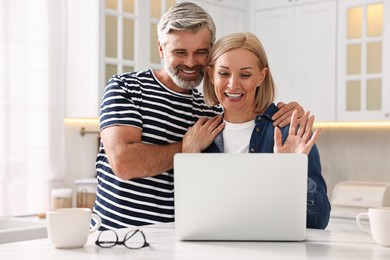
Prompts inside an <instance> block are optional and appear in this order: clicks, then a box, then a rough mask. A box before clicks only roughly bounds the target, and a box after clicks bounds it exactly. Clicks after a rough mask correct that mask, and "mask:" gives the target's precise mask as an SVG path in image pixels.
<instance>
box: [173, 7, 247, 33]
mask: <svg viewBox="0 0 390 260" xmlns="http://www.w3.org/2000/svg"><path fill="white" fill-rule="evenodd" d="M181 2H184V1H181ZM191 2H194V3H196V4H198V5H199V6H201V7H203V8H204V9H205V10H206V11H207V12H208V13H209V14H210V15H211V17H212V18H213V20H214V23H215V26H216V28H217V33H216V40H218V39H219V38H220V37H221V36H224V35H226V34H229V33H234V32H245V31H248V28H249V26H248V22H249V20H248V15H247V13H248V11H247V10H248V8H249V1H248V0H197V1H191Z"/></svg>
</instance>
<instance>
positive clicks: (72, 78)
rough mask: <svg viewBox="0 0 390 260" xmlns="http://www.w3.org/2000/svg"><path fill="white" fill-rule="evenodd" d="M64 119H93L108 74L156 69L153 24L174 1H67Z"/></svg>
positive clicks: (157, 60)
mask: <svg viewBox="0 0 390 260" xmlns="http://www.w3.org/2000/svg"><path fill="white" fill-rule="evenodd" d="M66 3H67V50H66V56H67V65H66V73H67V76H66V117H82V118H84V117H98V116H99V108H100V102H101V99H102V96H103V93H104V88H105V86H106V83H107V80H108V79H109V78H110V77H111V76H112V75H114V74H119V73H122V72H126V71H138V70H145V69H148V68H154V69H157V68H161V67H162V63H161V60H160V57H159V54H158V51H157V23H158V21H159V19H160V17H161V15H162V13H164V12H165V11H166V10H167V9H168V8H169V7H170V6H172V5H173V4H174V3H175V1H174V0H148V1H146V0H132V1H127V0H116V1H108V0H83V1H78V0H67V1H66Z"/></svg>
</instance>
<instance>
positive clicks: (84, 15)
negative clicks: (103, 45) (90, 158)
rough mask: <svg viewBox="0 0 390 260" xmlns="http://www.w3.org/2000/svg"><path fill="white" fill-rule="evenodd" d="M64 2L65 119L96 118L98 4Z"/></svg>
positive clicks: (68, 0)
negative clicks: (65, 14)
mask: <svg viewBox="0 0 390 260" xmlns="http://www.w3.org/2000/svg"><path fill="white" fill-rule="evenodd" d="M99 2H100V1H96V0H83V1H79V0H67V1H66V8H67V10H66V13H67V19H66V25H67V27H66V38H67V40H66V41H67V47H66V91H65V93H66V95H65V101H66V102H65V104H66V107H65V113H66V116H67V117H97V116H98V113H99V89H98V86H99V75H100V74H101V71H100V67H99V66H100V57H99V53H100V52H99V51H100V50H99V46H100V45H99V43H100V39H99V37H100V32H99V4H100V3H99Z"/></svg>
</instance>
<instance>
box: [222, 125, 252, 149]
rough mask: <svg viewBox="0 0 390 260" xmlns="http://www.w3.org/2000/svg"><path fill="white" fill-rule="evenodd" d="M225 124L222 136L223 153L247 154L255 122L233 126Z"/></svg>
mask: <svg viewBox="0 0 390 260" xmlns="http://www.w3.org/2000/svg"><path fill="white" fill-rule="evenodd" d="M224 122H225V124H226V125H225V128H224V130H223V132H222V134H223V145H224V153H248V151H249V142H250V138H251V135H252V131H253V129H254V127H255V121H254V120H251V121H249V122H245V123H240V124H234V123H229V122H227V121H224Z"/></svg>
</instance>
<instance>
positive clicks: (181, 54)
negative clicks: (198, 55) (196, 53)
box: [175, 51, 186, 56]
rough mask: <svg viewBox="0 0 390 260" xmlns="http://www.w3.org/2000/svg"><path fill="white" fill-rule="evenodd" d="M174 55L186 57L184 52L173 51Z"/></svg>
mask: <svg viewBox="0 0 390 260" xmlns="http://www.w3.org/2000/svg"><path fill="white" fill-rule="evenodd" d="M175 55H178V56H184V55H186V52H184V51H175Z"/></svg>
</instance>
